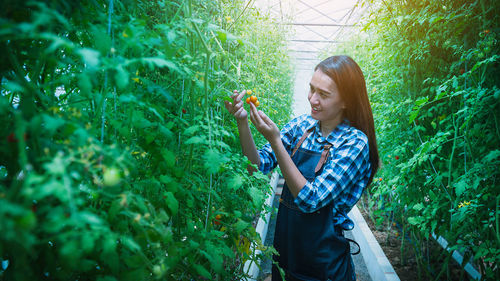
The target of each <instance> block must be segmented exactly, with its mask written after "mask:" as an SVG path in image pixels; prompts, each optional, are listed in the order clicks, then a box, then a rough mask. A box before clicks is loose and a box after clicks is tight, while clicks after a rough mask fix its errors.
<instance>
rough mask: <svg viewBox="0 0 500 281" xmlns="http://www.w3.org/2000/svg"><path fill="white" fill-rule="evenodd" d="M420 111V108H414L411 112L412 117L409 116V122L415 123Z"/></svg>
mask: <svg viewBox="0 0 500 281" xmlns="http://www.w3.org/2000/svg"><path fill="white" fill-rule="evenodd" d="M419 112H420V108H417V109H414V110H413V111H412V112H411V113H410V118H409V121H408V123H409V124H411V123H413V121H414V120H415V118H417V116H418V113H419Z"/></svg>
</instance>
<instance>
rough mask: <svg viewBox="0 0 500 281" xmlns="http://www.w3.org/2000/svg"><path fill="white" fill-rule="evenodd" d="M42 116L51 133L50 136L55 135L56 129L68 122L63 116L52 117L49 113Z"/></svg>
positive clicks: (46, 128) (47, 130)
mask: <svg viewBox="0 0 500 281" xmlns="http://www.w3.org/2000/svg"><path fill="white" fill-rule="evenodd" d="M42 118H43V123H44V127H45V130H46V132H48V133H49V135H50V136H52V135H54V134H55V132H56V130H57V129H59V128H60V127H61V126H63V125H64V124H65V123H66V121H65V120H64V119H62V118H58V117H52V116H50V115H47V114H43V115H42Z"/></svg>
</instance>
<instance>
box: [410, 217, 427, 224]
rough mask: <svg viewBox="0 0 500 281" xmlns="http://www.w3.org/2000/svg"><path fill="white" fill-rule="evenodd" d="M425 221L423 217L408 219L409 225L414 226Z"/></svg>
mask: <svg viewBox="0 0 500 281" xmlns="http://www.w3.org/2000/svg"><path fill="white" fill-rule="evenodd" d="M422 221H423V218H421V217H409V218H408V223H410V224H413V225H419V224H421V223H422Z"/></svg>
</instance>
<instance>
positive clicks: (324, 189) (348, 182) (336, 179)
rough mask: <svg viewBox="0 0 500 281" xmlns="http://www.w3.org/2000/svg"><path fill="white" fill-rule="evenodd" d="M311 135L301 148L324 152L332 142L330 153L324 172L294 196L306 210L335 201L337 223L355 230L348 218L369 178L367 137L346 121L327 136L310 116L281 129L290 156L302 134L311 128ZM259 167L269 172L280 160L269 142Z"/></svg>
mask: <svg viewBox="0 0 500 281" xmlns="http://www.w3.org/2000/svg"><path fill="white" fill-rule="evenodd" d="M312 127H314V130H313V131H312V132H311V134H310V135H309V136H308V137H307V138H306V139H305V140H304V142H303V143H302V146H301V147H302V148H304V149H308V150H311V151H317V152H319V153H321V152H322V151H323V147H324V145H325V144H327V143H330V144H331V145H332V147H331V148H330V156H329V157H328V159H327V161H326V163H325V165H324V168H323V171H322V173H321V174H320V175H317V176H316V178H315V179H314V181H308V182H307V183H306V184H305V186H304V187H303V188H302V190H301V191H300V192H299V194H298V196H297V198H295V204H297V207H298V208H299V209H301V210H302V211H303V212H306V213H311V212H314V211H316V210H318V209H320V208H322V207H324V206H326V205H327V204H329V203H330V202H332V201H333V206H334V208H333V212H334V224H335V225H338V224H339V225H341V226H342V227H343V228H344V229H352V228H353V227H354V223H353V222H352V220H351V219H349V218H348V217H347V213H348V212H349V211H350V210H351V209H352V207H353V206H354V205H355V204H356V202H357V201H358V200H359V198H360V197H361V193H362V192H363V189H364V188H365V187H366V184H367V183H368V179H369V177H370V171H371V169H370V161H369V160H370V156H369V150H368V149H369V147H368V139H367V137H366V135H365V134H364V133H363V132H361V131H360V130H358V129H356V128H354V127H352V126H350V125H349V121H347V120H344V122H342V123H341V124H339V125H338V126H337V128H335V130H333V131H332V132H331V133H330V135H328V136H327V137H326V138H325V137H323V135H322V133H321V130H320V124H319V122H318V121H317V120H315V119H313V118H312V117H311V116H310V115H302V116H299V117H297V118H295V119H293V120H292V121H290V122H289V123H288V124H286V125H285V127H284V128H283V129H282V130H281V141H282V142H283V145H284V146H285V149H286V150H287V151H288V154H290V155H291V153H292V150H293V148H294V147H295V145H296V144H297V142H298V141H299V139H300V137H301V136H302V135H303V134H304V133H305V132H306V131H307V130H309V129H310V128H312ZM259 155H260V165H259V169H260V170H261V171H262V172H263V173H264V174H267V173H269V172H270V171H271V170H273V169H274V168H275V167H276V165H277V164H278V161H277V160H276V155H275V154H274V152H273V151H272V149H271V145H270V144H269V143H268V144H266V145H264V147H263V148H262V149H261V150H259Z"/></svg>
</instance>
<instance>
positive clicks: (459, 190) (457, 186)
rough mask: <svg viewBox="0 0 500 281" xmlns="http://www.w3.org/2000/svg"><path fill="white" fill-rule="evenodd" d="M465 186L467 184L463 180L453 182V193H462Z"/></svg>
mask: <svg viewBox="0 0 500 281" xmlns="http://www.w3.org/2000/svg"><path fill="white" fill-rule="evenodd" d="M466 188H467V184H466V183H465V181H459V182H458V183H456V184H455V193H456V194H457V196H460V195H462V193H464V191H465V189H466Z"/></svg>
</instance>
